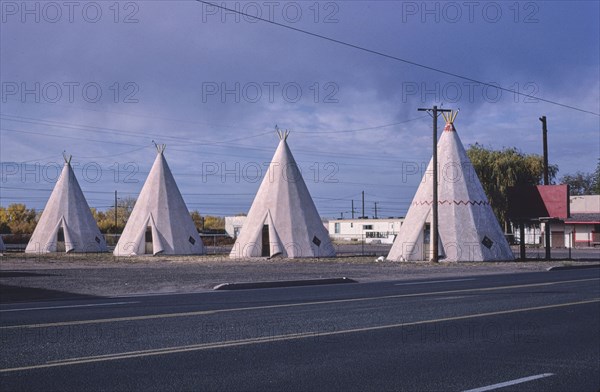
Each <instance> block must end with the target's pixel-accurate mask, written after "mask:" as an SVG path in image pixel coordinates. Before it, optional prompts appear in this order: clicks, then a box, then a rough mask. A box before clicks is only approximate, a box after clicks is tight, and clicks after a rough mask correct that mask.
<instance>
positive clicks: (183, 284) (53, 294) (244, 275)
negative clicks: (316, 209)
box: [0, 253, 594, 302]
mask: <svg viewBox="0 0 600 392" xmlns="http://www.w3.org/2000/svg"><path fill="white" fill-rule="evenodd" d="M570 264H577V265H586V264H594V262H569V261H552V262H546V261H528V262H504V263H439V264H432V263H398V262H387V261H384V262H376V261H375V257H372V256H364V257H360V256H359V257H339V258H333V259H320V260H317V259H303V260H289V259H273V260H267V259H256V260H231V259H229V258H228V257H224V256H222V255H213V256H155V257H152V256H141V257H131V258H116V257H113V256H112V255H110V254H88V255H82V254H70V255H56V254H52V255H25V254H23V253H14V254H6V255H4V256H1V257H0V286H1V291H0V299H1V300H2V302H6V301H14V300H33V299H44V298H59V297H60V298H64V297H66V296H74V295H92V296H108V297H112V296H124V295H137V294H151V293H185V292H197V291H204V290H211V289H212V288H213V287H214V286H215V285H217V284H220V283H238V282H259V281H278V280H301V279H317V278H336V277H348V278H351V279H354V280H357V281H358V282H369V281H385V280H410V279H419V278H431V277H440V278H448V277H456V276H466V275H489V274H503V273H515V272H532V271H543V270H545V269H547V268H548V267H551V266H559V265H570ZM24 289H31V290H29V291H30V293H29V294H28V295H26V296H25V297H23V295H22V294H23V290H24ZM36 290H37V291H36Z"/></svg>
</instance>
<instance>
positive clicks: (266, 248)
mask: <svg viewBox="0 0 600 392" xmlns="http://www.w3.org/2000/svg"><path fill="white" fill-rule="evenodd" d="M261 242H262V243H261V245H262V250H261V256H262V257H270V256H271V241H270V238H269V225H263V228H262V241H261Z"/></svg>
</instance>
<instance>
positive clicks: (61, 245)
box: [56, 226, 66, 252]
mask: <svg viewBox="0 0 600 392" xmlns="http://www.w3.org/2000/svg"><path fill="white" fill-rule="evenodd" d="M65 250H66V247H65V230H64V228H63V227H62V226H61V227H59V228H58V231H57V232H56V251H57V252H64V251H65Z"/></svg>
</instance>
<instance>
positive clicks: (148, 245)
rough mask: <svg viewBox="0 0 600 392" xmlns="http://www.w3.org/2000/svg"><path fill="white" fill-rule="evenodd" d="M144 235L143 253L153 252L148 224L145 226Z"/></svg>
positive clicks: (149, 253) (150, 228) (150, 230)
mask: <svg viewBox="0 0 600 392" xmlns="http://www.w3.org/2000/svg"><path fill="white" fill-rule="evenodd" d="M144 237H145V240H144V241H145V247H144V253H145V254H147V255H151V254H154V248H153V246H152V227H150V226H147V227H146V233H145V234H144Z"/></svg>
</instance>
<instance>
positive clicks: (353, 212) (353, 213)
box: [352, 199, 354, 219]
mask: <svg viewBox="0 0 600 392" xmlns="http://www.w3.org/2000/svg"><path fill="white" fill-rule="evenodd" d="M352 219H354V199H352Z"/></svg>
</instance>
